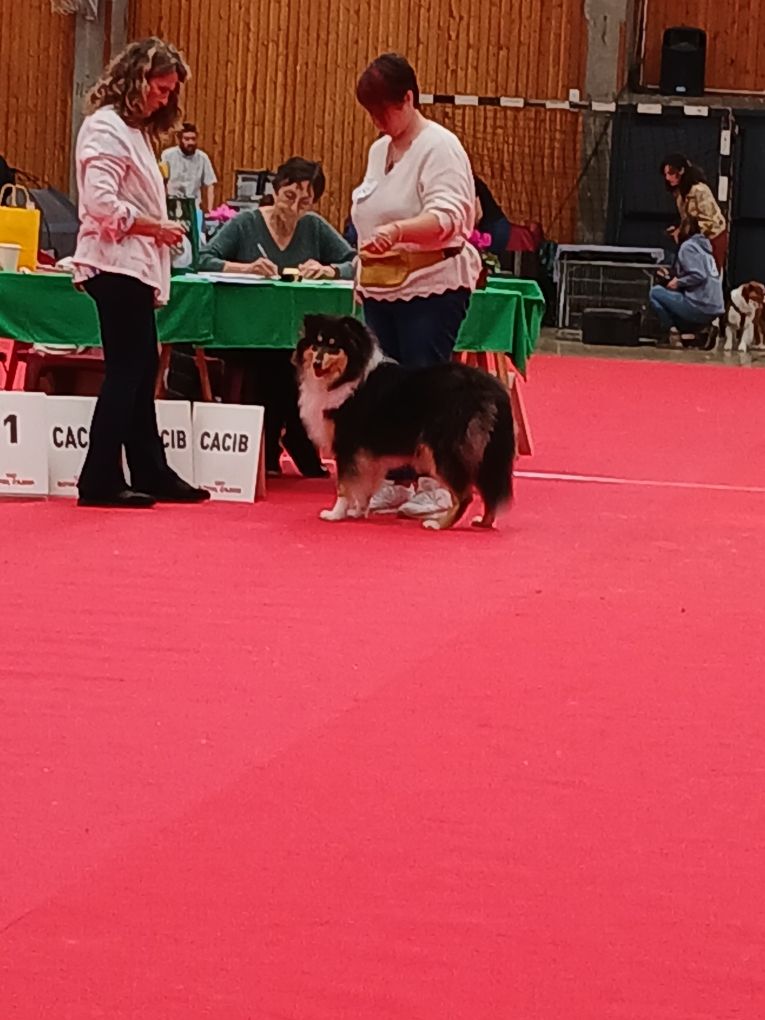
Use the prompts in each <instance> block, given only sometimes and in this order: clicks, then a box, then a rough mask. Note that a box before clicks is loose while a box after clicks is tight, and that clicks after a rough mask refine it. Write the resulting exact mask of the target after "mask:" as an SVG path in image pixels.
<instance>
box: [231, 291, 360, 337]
mask: <svg viewBox="0 0 765 1020" xmlns="http://www.w3.org/2000/svg"><path fill="white" fill-rule="evenodd" d="M211 289H212V290H214V292H215V315H214V322H213V330H212V332H213V337H214V338H215V339H214V340H213V341H212V345H213V346H215V347H281V348H285V347H286V348H288V349H290V350H291V349H292V348H293V347H294V346H295V343H296V341H297V338H298V337H299V336H300V331H301V329H302V328H303V319H304V318H305V316H306V315H310V314H311V313H322V314H324V315H353V313H354V303H353V290H352V288H350V287H337V286H333V285H332V284H328V283H309V282H308V281H305V282H303V283H257V284H246V283H244V284H234V283H217V284H215V285H214V286H213V287H211Z"/></svg>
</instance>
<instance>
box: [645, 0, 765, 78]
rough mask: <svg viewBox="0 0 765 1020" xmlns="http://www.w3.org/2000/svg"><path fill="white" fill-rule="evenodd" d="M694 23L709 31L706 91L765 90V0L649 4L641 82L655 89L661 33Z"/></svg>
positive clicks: (673, 0) (678, 0) (651, 1)
mask: <svg viewBox="0 0 765 1020" xmlns="http://www.w3.org/2000/svg"><path fill="white" fill-rule="evenodd" d="M675 25H693V26H694V27H695V28H703V29H704V30H705V31H706V33H707V73H706V81H707V87H708V88H710V89H722V90H733V91H737V92H765V60H764V59H763V56H762V54H763V49H764V48H765V0H648V2H647V18H646V30H647V31H646V60H645V69H644V75H643V79H644V81H645V82H646V84H649V85H658V83H659V69H660V66H661V40H662V35H663V33H664V30H665V29H667V28H672V27H674V26H675Z"/></svg>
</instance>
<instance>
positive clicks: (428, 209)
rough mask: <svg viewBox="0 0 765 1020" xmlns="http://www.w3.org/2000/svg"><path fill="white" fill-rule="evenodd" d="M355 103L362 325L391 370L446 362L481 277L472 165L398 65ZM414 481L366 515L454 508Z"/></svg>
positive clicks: (394, 487)
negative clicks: (361, 153) (360, 119)
mask: <svg viewBox="0 0 765 1020" xmlns="http://www.w3.org/2000/svg"><path fill="white" fill-rule="evenodd" d="M356 97H357V99H358V101H359V103H360V104H361V105H362V106H363V107H364V109H365V110H366V111H367V112H368V113H369V115H370V117H371V119H372V122H373V124H374V125H375V127H376V128H377V129H378V131H379V132H380V133H381V134H380V137H378V138H377V140H376V141H375V142H373V144H372V146H371V148H370V150H369V158H368V162H367V169H366V173H365V175H364V180H363V182H362V183H361V184H360V185H359V187H358V188H356V190H355V191H354V193H353V205H352V210H351V216H352V219H353V223H354V226H355V227H356V230H357V232H358V237H359V252H360V256H359V257H360V262H361V271H360V277H359V284H358V292H359V293H360V294H361V297H362V299H363V303H364V316H365V318H366V321H367V324H368V325H369V326H370V328H371V329H372V330H373V331H374V333H376V335H377V338H378V339H379V341H380V345H381V347H382V349H383V352H384V353H385V354H386V355H387V356H388V357H389V358H392V359H393V360H394V361H398V362H400V363H401V364H402V365H412V366H429V365H435V364H438V363H440V362H446V361H449V360H450V359H451V357H452V352H453V350H454V345H455V343H456V341H457V334H458V332H459V328H460V326H461V325H462V321H463V319H464V318H465V315H466V313H467V309H468V303H469V301H470V296H471V294H472V292H473V290H474V289H475V286H476V283H477V281H478V278H479V275H480V273H481V257H480V255H479V254H478V252H477V251H476V249H475V248H474V247H473V246H472V245H470V244H468V239H469V237H470V235H471V233H472V231H473V225H474V222H475V199H476V194H475V185H474V182H473V171H472V169H471V167H470V160H469V159H468V156H467V153H466V152H465V150H464V148H463V147H462V145H461V143H460V141H459V139H458V138H457V136H456V135H454V134H452V132H451V131H448V130H447V129H446V128H444V127H442V126H441V125H440V124H436V123H435V122H433V121H430V120H426V119H425V117H423V115H422V114H421V113H420V108H419V107H420V90H419V86H418V84H417V76H416V74H415V72H414V68H413V67H412V66H411V64H410V63H409V62H408V61H407V60H406V59H405V58H404V57H402V56H400V55H398V54H396V53H386V54H383V55H382V56H380V57H378V58H377V59H376V60H375V61H373V62H372V63H371V64H370V65H369V67H367V69H366V70H365V71H364V73H363V74H362V75H361V77H360V78H359V81H358V84H357V86H356ZM412 481H413V478H412V475H411V473H405V472H402V471H397V472H394V473H393V474H392V475H390V476H389V479H388V481H387V482H386V483H385V484H384V485H383V486H382V488H381V489H380V491H379V492H378V493H376V494H375V495H374V496H373V497H372V501H371V503H370V509H371V510H372V511H374V512H378V513H383V512H386V513H390V512H394V511H396V510H398V511H399V512H401V513H404V514H407V515H411V516H418V517H420V516H428V515H430V514H434V513H438V512H441V511H443V510H446V509H448V508H449V507H450V506H451V496H450V494H449V493H448V492H447V491H446V490H445V489H441V488H439V487H438V485H437V483H436V482H435V480H434V479H430V478H427V479H420V481H419V485H418V492H417V493H415V492H414V490H413V487H412V485H411V482H412Z"/></svg>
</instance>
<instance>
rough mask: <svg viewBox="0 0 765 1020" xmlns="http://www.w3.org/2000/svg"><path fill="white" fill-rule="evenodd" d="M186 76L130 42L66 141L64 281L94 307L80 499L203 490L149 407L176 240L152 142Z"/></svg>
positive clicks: (193, 496)
mask: <svg viewBox="0 0 765 1020" xmlns="http://www.w3.org/2000/svg"><path fill="white" fill-rule="evenodd" d="M188 76H189V71H188V68H187V66H186V64H185V63H184V60H183V58H182V57H181V55H180V53H179V52H178V51H177V50H176V49H175V47H173V46H171V45H170V44H169V43H166V42H162V40H160V39H145V40H143V41H142V42H136V43H131V44H130V45H129V46H128V47H127V48H126V49H125V50H123V52H122V53H120V54H119V55H118V56H117V57H116V58H115V59H114V60H113V61H112V63H111V64H110V65H109V67H108V68H107V69H106V71H105V72H104V74H103V75H102V77H101V78H100V79H99V81H98V82H97V83H96V85H95V86H94V88H93V89H92V91H91V93H90V95H89V96H88V101H87V112H88V115H87V116H86V118H85V120H84V122H83V125H82V128H81V129H80V133H79V135H78V138H77V149H76V157H75V158H76V167H77V188H78V191H79V196H80V209H79V212H80V232H79V236H78V238H77V250H76V251H75V254H74V257H73V263H74V282H75V285H76V286H78V287H81V288H82V289H83V290H85V291H86V292H87V293H88V294H89V295H90V297H91V298H92V299H93V301H94V302H95V304H96V308H97V310H98V319H99V324H100V329H101V343H102V346H103V352H104V368H105V374H104V382H103V386H102V387H101V394H100V396H99V398H98V402H97V404H96V408H95V411H94V413H93V421H92V423H91V427H90V445H89V447H88V453H87V456H86V458H85V463H84V465H83V467H82V471H81V473H80V479H79V494H80V500H79V502H80V506H102V507H130V508H141V507H150V506H153V505H154V503H155V502H157V501H160V502H169V503H198V502H202V501H204V500H206V499H209V496H210V494H209V492H207V491H206V490H205V489H195V488H193V486H191V485H189V484H188V483H187V482H184V481H183V480H182V479H181V478H179V477H178V475H176V474H175V472H174V471H172V470H171V469H170V467H169V466H168V463H167V458H166V456H165V449H164V446H163V444H162V440H161V439H160V436H159V432H158V430H157V418H156V413H155V409H154V387H155V383H156V376H157V370H158V367H159V353H158V343H157V327H156V321H155V317H154V310H155V308H156V307H157V306H158V305H163V304H165V303H166V302H167V300H168V298H169V296H170V248H171V247H173V246H175V245H177V244H178V243H179V242H180V241H181V240H182V238H183V230H182V229H181V228H180V227H179V226H178V225H177V224H174V223H171V222H169V221H168V218H167V209H166V200H165V187H164V182H163V180H162V174H161V173H160V170H159V166H158V163H157V155H156V148H157V146H158V143H159V139H160V137H161V136H162V135H164V134H166V133H167V132H168V131H171V130H172V129H173V128H175V127H176V126H177V124H178V122H179V120H180V108H179V95H180V89H181V85H182V84H183V83H184V82H185V81H186V79H187V78H188ZM123 448H124V450H125V454H126V457H127V463H128V468H129V470H130V487H128V485H127V482H126V480H125V475H124V472H123V469H122V450H123Z"/></svg>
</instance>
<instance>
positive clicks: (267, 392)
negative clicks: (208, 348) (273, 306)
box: [215, 347, 322, 475]
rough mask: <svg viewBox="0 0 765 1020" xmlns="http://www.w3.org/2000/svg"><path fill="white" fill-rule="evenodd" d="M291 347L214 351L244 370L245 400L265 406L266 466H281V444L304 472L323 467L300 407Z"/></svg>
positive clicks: (310, 472) (243, 398)
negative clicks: (287, 348)
mask: <svg viewBox="0 0 765 1020" xmlns="http://www.w3.org/2000/svg"><path fill="white" fill-rule="evenodd" d="M292 353H293V352H292V351H291V350H280V349H277V348H271V347H263V348H244V349H235V348H227V349H225V350H223V349H219V350H217V351H215V355H216V357H222V358H223V360H224V362H225V364H226V365H227V367H229V368H236V369H238V370H239V371H241V373H242V398H241V399H242V403H243V404H259V405H260V406H261V407H263V408H264V409H265V422H264V432H265V447H266V466H267V468H268V470H269V471H273V470H276V469H277V468H278V466H279V457H280V455H281V448H282V445H284V448H285V450H286V451H287V453H289V455H290V457H292V459H293V460H294V462H295V466H296V467H297V469H298V471H300V473H301V474H304V475H316V474H320V473H321V471H322V463H321V458H320V457H319V455H318V453H317V452H316V448H315V447H314V445H313V443H312V442H311V440H310V438H309V437H308V433H307V432H306V430H305V428H304V426H303V422H302V421H301V419H300V412H299V410H298V385H297V379H296V378H295V366H294V365H293V364H292Z"/></svg>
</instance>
